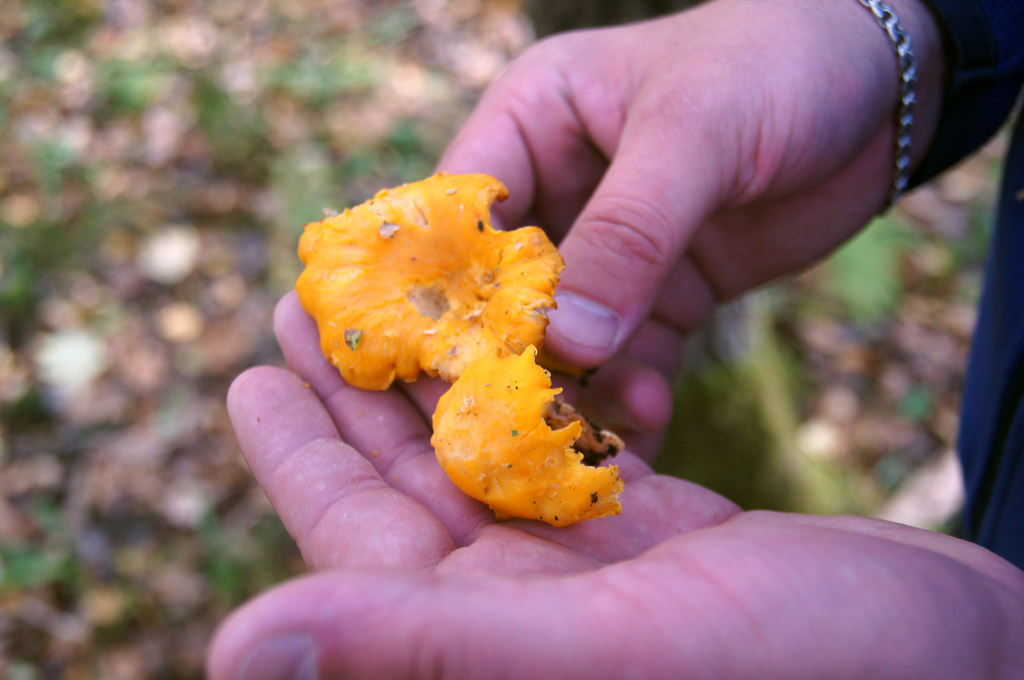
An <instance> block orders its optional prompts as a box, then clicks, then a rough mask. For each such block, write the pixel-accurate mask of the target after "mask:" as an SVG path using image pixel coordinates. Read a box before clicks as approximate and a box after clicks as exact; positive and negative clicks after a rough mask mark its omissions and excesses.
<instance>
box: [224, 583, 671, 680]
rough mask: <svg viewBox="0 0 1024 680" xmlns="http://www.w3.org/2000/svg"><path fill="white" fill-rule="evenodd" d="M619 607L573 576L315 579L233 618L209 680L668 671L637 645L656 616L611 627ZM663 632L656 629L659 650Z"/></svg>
mask: <svg viewBox="0 0 1024 680" xmlns="http://www.w3.org/2000/svg"><path fill="white" fill-rule="evenodd" d="M628 599H629V598H628V596H627V595H626V594H624V593H621V592H620V591H618V589H616V590H611V589H609V590H603V589H602V588H601V587H600V582H599V581H598V580H597V579H592V578H587V577H585V576H584V577H577V578H572V579H554V578H534V579H525V580H510V579H481V578H428V577H426V576H423V575H411V574H397V573H390V574H368V573H351V572H340V573H334V574H323V575H318V576H313V577H308V578H304V579H301V580H298V581H294V582H292V583H289V584H286V585H285V586H282V587H279V588H277V589H275V590H273V591H271V592H269V593H267V594H265V595H263V596H262V597H260V598H258V599H257V600H255V601H254V602H251V603H249V604H247V605H246V606H245V607H243V608H242V609H241V610H239V611H238V612H236V613H235V614H234V615H233V616H232V617H231V618H230V619H229V620H228V621H227V622H226V623H225V624H224V625H223V626H222V627H221V629H220V630H219V631H218V633H217V636H216V638H215V640H214V642H213V645H212V650H211V653H210V660H209V664H208V670H209V676H210V678H211V680H228V679H230V680H235V679H236V678H249V677H259V678H264V679H265V680H270V679H271V678H298V677H300V676H299V675H298V669H302V668H306V669H310V670H311V671H312V670H314V669H315V673H313V672H310V674H309V675H307V676H305V677H308V678H313V677H322V678H335V677H338V678H341V677H346V678H348V677H353V678H380V679H382V680H383V679H386V678H401V679H403V680H415V679H416V678H437V677H443V678H447V679H449V680H459V679H466V680H468V679H470V678H472V679H474V680H475V679H477V678H493V677H499V676H500V677H506V678H610V677H624V675H635V676H636V677H646V675H645V673H650V672H651V671H653V670H654V669H655V668H657V667H658V665H659V664H664V663H666V662H667V661H668V659H666V658H665V657H664V656H663V655H659V654H653V653H652V652H653V651H654V650H653V649H651V646H652V645H651V642H652V640H649V639H645V636H646V635H647V634H648V633H650V632H653V631H655V630H656V626H657V625H658V624H660V623H664V618H665V614H666V613H667V612H665V611H662V612H661V615H660V616H657V617H654V618H655V619H657V620H651V621H647V622H644V621H642V619H641V620H640V621H639V624H640V625H639V627H637V626H632V625H630V626H623V625H621V622H620V621H619V617H620V616H621V615H623V614H625V613H626V612H627V611H628V610H627V607H626V605H627V600H628ZM631 618H638V617H631ZM609 626H614V644H609V641H608V639H607V636H608V635H609V634H610V633H609V630H610V628H609ZM641 628H642V630H640V629H641ZM674 632H675V631H674V630H673V629H670V628H665V629H664V630H663V632H662V633H661V634H660V635H658V639H659V641H667V640H669V639H671V637H672V635H673V634H674ZM627 663H628V667H629V671H630V672H629V673H625V671H626V668H627ZM256 669H258V670H259V672H260V673H261V674H260V675H255V674H254V673H253V672H254V671H255V670H256ZM271 671H276V672H273V673H272V672H271ZM249 673H253V674H252V675H247V674H249ZM616 674H617V675H616Z"/></svg>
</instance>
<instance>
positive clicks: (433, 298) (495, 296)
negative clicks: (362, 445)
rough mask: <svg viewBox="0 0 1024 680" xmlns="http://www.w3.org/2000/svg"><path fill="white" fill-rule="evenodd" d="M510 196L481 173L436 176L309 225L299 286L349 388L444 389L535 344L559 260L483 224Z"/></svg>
mask: <svg viewBox="0 0 1024 680" xmlns="http://www.w3.org/2000/svg"><path fill="white" fill-rule="evenodd" d="M506 195H507V191H506V189H505V187H504V185H502V184H501V183H500V182H499V181H497V180H496V179H494V178H493V177H489V176H487V175H448V174H444V173H439V174H437V175H434V176H433V177H430V178H428V179H426V180H423V181H420V182H415V183H412V184H407V185H403V186H400V187H396V188H394V189H386V190H383V191H380V192H379V193H377V195H376V196H374V197H373V199H371V200H370V201H368V202H366V203H364V204H362V205H360V206H357V207H355V208H352V209H348V210H345V211H344V213H342V214H341V215H337V216H334V217H329V218H327V219H324V220H323V221H321V222H315V223H312V224H308V225H306V227H305V230H304V233H303V235H302V238H301V239H300V241H299V258H300V259H301V260H302V262H303V263H304V264H305V266H306V268H305V270H304V271H303V272H302V274H301V275H300V276H299V279H298V281H297V282H296V284H295V288H296V290H297V291H298V293H299V299H300V301H301V302H302V306H303V307H304V308H305V309H306V311H307V312H309V314H310V315H311V316H312V317H313V318H314V319H315V320H316V323H317V327H318V328H319V331H320V342H321V348H322V350H323V352H324V354H325V355H326V356H327V357H328V358H329V359H330V361H331V362H332V363H333V364H334V365H335V366H337V367H338V369H339V370H340V371H341V373H342V375H343V376H344V378H345V380H346V381H347V382H348V383H349V384H351V385H354V386H356V387H359V388H362V389H367V390H382V389H386V388H387V387H388V386H389V385H390V384H391V383H392V381H393V380H394V379H395V378H399V379H401V380H405V381H412V380H415V379H416V378H417V377H418V375H419V373H420V371H424V372H426V373H427V374H428V375H432V376H434V375H440V376H441V377H442V378H444V379H445V380H447V381H449V382H452V381H454V380H455V379H456V378H458V377H459V375H460V374H461V373H462V371H463V369H464V367H465V366H466V364H467V363H468V362H470V361H472V360H473V359H476V358H477V357H480V356H482V355H483V354H485V353H487V352H489V351H492V350H495V349H497V350H500V351H504V352H511V353H519V352H521V351H522V350H523V349H524V348H525V347H527V346H528V345H531V344H533V345H540V344H541V343H542V341H543V338H544V331H545V329H546V327H547V311H548V310H549V309H552V308H554V306H555V303H554V298H553V297H552V295H553V292H554V289H555V286H556V285H557V283H558V274H559V272H560V271H561V270H562V267H563V262H562V258H561V256H560V255H559V254H558V251H557V250H556V249H555V247H554V245H553V244H552V243H551V241H550V240H549V239H548V238H547V236H546V235H545V234H544V232H543V231H542V230H540V229H538V228H537V227H525V228H523V229H517V230H515V231H508V232H505V231H497V230H495V229H493V228H492V227H491V223H490V206H491V204H492V203H493V202H494V201H495V200H502V199H504V198H505V196H506Z"/></svg>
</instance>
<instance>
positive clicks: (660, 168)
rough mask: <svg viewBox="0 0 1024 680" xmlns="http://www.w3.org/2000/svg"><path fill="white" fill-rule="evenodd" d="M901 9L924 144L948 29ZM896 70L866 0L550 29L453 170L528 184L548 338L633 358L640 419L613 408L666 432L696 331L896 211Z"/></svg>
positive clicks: (468, 130)
mask: <svg viewBox="0 0 1024 680" xmlns="http://www.w3.org/2000/svg"><path fill="white" fill-rule="evenodd" d="M890 4H892V5H893V6H894V7H895V9H896V11H897V13H898V14H899V16H900V19H901V21H902V23H903V25H904V26H905V28H906V29H907V30H908V32H909V33H910V35H911V37H912V40H913V46H914V51H915V53H916V55H917V60H918V67H919V68H918V76H919V80H920V85H919V90H918V98H917V105H916V114H915V116H916V117H915V121H916V123H915V135H914V150H915V151H916V152H917V154H916V156H915V158H919V157H920V156H921V155H922V154H923V152H924V151H925V150H926V149H927V146H928V142H929V141H930V137H931V135H932V133H933V131H934V128H935V123H936V118H937V112H938V102H939V99H940V92H939V90H940V83H941V78H942V53H941V45H940V42H941V40H940V36H939V32H938V28H937V26H936V25H935V23H934V21H933V20H932V18H931V16H930V14H929V12H928V10H927V9H926V8H925V7H924V5H923V4H921V3H920V2H918V0H895V1H894V2H891V3H890ZM897 83H898V77H897V70H896V66H895V58H894V55H893V53H892V50H891V48H890V46H889V44H888V41H887V40H886V37H885V34H884V33H883V32H882V31H881V30H880V29H879V27H878V26H877V25H876V24H875V21H874V19H873V17H872V16H871V14H870V12H868V11H867V10H866V9H865V8H864V7H862V6H860V5H859V3H858V2H857V1H856V0H842V1H840V2H836V1H835V0H829V1H828V2H820V3H814V2H804V1H802V0H783V1H781V2H770V3H766V2H759V1H757V0H724V1H718V2H711V3H707V4H706V5H703V6H701V7H698V8H696V9H694V10H692V11H689V12H685V13H683V14H679V15H675V16H671V17H667V18H663V19H659V20H655V21H651V22H647V23H643V24H637V25H631V26H625V27H619V28H611V29H603V30H597V31H585V32H579V33H573V34H568V35H563V36H556V37H555V38H552V39H549V40H546V41H543V42H541V43H539V44H538V45H536V46H535V47H534V48H532V49H530V50H529V51H527V52H526V53H525V54H524V55H523V56H522V57H520V58H519V59H518V60H516V61H515V62H513V64H512V65H511V66H510V67H509V68H508V69H507V71H506V72H505V74H504V75H503V76H502V77H501V78H500V79H499V80H498V81H497V82H496V83H494V84H493V85H492V86H491V88H489V90H488V91H487V92H486V93H485V95H484V97H483V99H482V101H481V103H480V104H479V106H478V107H477V109H476V111H475V112H474V114H473V115H472V117H471V118H470V120H469V121H468V122H467V124H466V125H465V126H464V127H463V129H462V131H461V132H460V134H459V135H458V136H457V137H456V139H455V141H454V142H453V143H452V145H451V147H450V148H449V150H448V151H447V153H446V154H445V155H444V157H443V158H442V160H441V163H440V166H439V167H440V168H441V169H442V170H448V171H452V172H486V173H489V174H492V175H494V176H495V177H497V178H498V179H500V180H501V181H503V182H504V183H505V184H506V185H507V186H508V187H509V190H510V198H509V200H508V201H506V202H505V203H504V204H502V205H499V206H497V208H496V213H497V216H498V218H499V221H501V222H503V223H504V224H505V225H506V226H509V227H515V226H520V225H522V224H539V225H540V226H542V227H544V228H545V229H547V230H548V231H549V233H551V234H552V236H553V237H554V238H555V239H556V241H557V240H559V239H560V240H561V242H560V244H559V249H560V251H561V252H562V254H563V255H564V257H565V260H566V268H565V271H564V272H563V276H562V282H561V285H560V286H559V289H558V291H559V293H558V295H557V296H556V298H557V300H558V305H559V307H558V310H556V311H554V312H553V313H552V315H551V325H550V327H549V329H548V335H547V340H546V346H547V348H548V349H550V350H552V351H553V352H554V353H555V354H556V355H558V356H559V357H560V358H562V359H563V360H566V361H568V362H569V363H572V364H575V365H578V366H594V365H597V364H603V363H604V362H607V361H609V359H611V358H612V357H616V361H615V362H613V365H618V366H619V368H618V369H616V370H618V371H619V375H620V380H619V386H620V387H621V388H622V389H621V390H620V391H618V392H617V394H620V395H623V397H622V401H623V403H622V404H621V405H620V406H619V407H618V409H617V411H618V413H619V414H621V415H622V416H623V417H621V418H616V417H615V415H616V410H615V409H611V413H610V415H611V416H612V417H611V418H610V420H612V422H613V424H618V423H619V422H621V421H625V422H630V421H632V422H634V423H637V424H638V425H639V426H640V427H641V428H642V429H657V428H659V427H661V426H663V425H664V424H665V423H666V422H667V420H668V418H669V417H670V409H668V408H666V407H665V404H666V403H667V401H668V399H669V392H668V390H667V387H666V384H667V383H668V382H671V379H672V377H673V376H674V374H675V372H676V370H677V369H678V365H679V359H680V356H681V348H682V338H683V336H684V335H685V334H687V333H689V332H691V331H693V330H694V329H695V328H697V327H698V326H699V325H700V324H701V323H702V322H703V321H704V320H705V319H706V317H707V316H708V314H709V313H710V311H711V310H712V308H713V307H714V306H715V305H716V304H717V303H718V302H720V301H722V300H726V299H729V298H732V297H735V296H736V295H738V294H740V293H742V292H743V291H745V290H748V289H750V288H753V287H755V286H756V285H758V284H760V283H763V282H765V281H767V280H769V279H772V278H774V277H776V276H779V275H781V274H783V273H787V272H791V271H793V270H796V269H799V268H801V267H803V266H805V265H807V264H808V263H810V262H812V261H814V260H815V259H818V258H819V257H821V256H822V255H824V254H825V253H827V252H828V251H830V250H831V249H833V248H834V247H836V246H837V245H838V244H839V243H841V242H842V241H843V240H845V239H846V238H847V237H849V236H850V235H851V234H852V233H853V232H854V231H855V230H856V229H857V228H859V227H860V226H862V225H863V224H864V223H866V222H867V221H868V220H869V218H870V217H871V216H872V215H874V214H875V213H876V212H878V211H879V210H880V209H881V208H882V207H883V206H884V204H885V201H886V198H887V194H888V191H889V186H890V183H891V177H892V172H891V164H892V147H893V141H892V140H893V132H894V130H893V128H894V125H893V119H894V111H895V102H896V96H897V91H898V86H897ZM624 367H628V368H632V369H634V370H633V371H632V372H629V371H627V370H625V369H624ZM602 370H608V369H604V368H603V369H602Z"/></svg>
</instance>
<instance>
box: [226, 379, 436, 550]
mask: <svg viewBox="0 0 1024 680" xmlns="http://www.w3.org/2000/svg"><path fill="white" fill-rule="evenodd" d="M228 412H229V414H230V416H231V423H232V425H233V426H234V429H235V432H236V433H237V436H238V442H239V445H240V446H241V448H242V452H243V454H244V456H245V459H246V462H247V463H248V464H249V467H250V469H251V470H252V472H253V475H254V476H255V477H256V481H257V482H258V483H259V484H260V486H261V487H263V489H264V491H266V493H267V496H268V497H269V498H270V502H271V503H272V504H273V505H274V508H275V509H276V510H277V512H278V514H279V515H280V517H281V521H282V522H283V523H284V525H285V527H286V528H287V529H288V532H289V534H291V536H292V537H293V538H294V539H295V541H296V543H297V544H298V546H299V549H300V550H301V551H302V555H303V558H304V559H305V560H306V562H307V564H309V565H310V566H311V567H313V568H330V567H339V566H351V565H376V566H403V567H422V566H427V565H433V564H436V563H437V562H438V561H439V560H440V559H441V558H442V557H443V556H444V555H446V554H448V553H449V552H450V551H451V550H452V549H453V547H454V546H453V544H452V539H451V537H450V536H449V535H448V532H447V531H446V530H445V528H444V527H443V526H442V525H441V524H440V522H438V521H437V519H436V518H434V517H433V516H432V515H431V514H430V513H429V512H428V511H427V510H426V509H425V508H424V507H423V506H421V505H420V504H418V503H416V502H414V501H413V500H412V499H410V498H408V497H406V496H404V495H403V494H401V493H399V492H398V491H396V490H394V489H392V488H391V487H389V486H388V485H387V484H385V483H384V482H383V481H382V480H381V478H380V476H379V475H378V474H377V472H376V471H375V470H374V469H373V467H372V466H371V465H370V464H369V463H368V462H367V461H366V460H365V459H364V458H363V457H362V456H360V455H359V453H358V452H356V451H355V450H354V449H352V447H351V446H348V445H347V444H345V443H344V442H343V441H341V439H340V438H339V436H338V432H337V430H336V429H335V427H334V425H333V423H332V422H331V419H330V417H329V416H328V414H327V413H326V411H325V410H324V408H323V405H322V404H321V403H320V401H319V400H318V399H317V398H316V396H315V395H314V394H313V392H312V391H311V390H309V389H308V388H307V387H306V386H305V385H303V384H302V383H301V382H300V381H299V380H298V379H297V378H296V377H295V376H293V375H291V374H289V373H287V372H285V371H282V370H280V369H276V368H269V367H262V368H256V369H251V370H249V371H247V372H245V373H243V374H242V375H241V376H239V377H238V378H237V379H236V380H235V381H234V383H233V384H232V386H231V389H230V390H229V392H228Z"/></svg>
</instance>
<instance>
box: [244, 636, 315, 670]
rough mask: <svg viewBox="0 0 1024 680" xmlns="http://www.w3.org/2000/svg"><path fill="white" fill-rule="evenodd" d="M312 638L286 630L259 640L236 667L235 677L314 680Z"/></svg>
mask: <svg viewBox="0 0 1024 680" xmlns="http://www.w3.org/2000/svg"><path fill="white" fill-rule="evenodd" d="M317 677H318V673H317V668H316V652H315V651H314V649H313V640H312V639H311V638H310V637H309V635H306V634H305V633H287V634H284V635H278V636H276V637H272V638H269V639H268V640H264V641H263V642H262V643H260V646H259V647H257V648H256V649H255V650H253V652H252V653H251V654H250V655H249V658H247V659H246V660H245V663H243V664H242V667H241V668H240V669H239V671H238V680H317Z"/></svg>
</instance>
